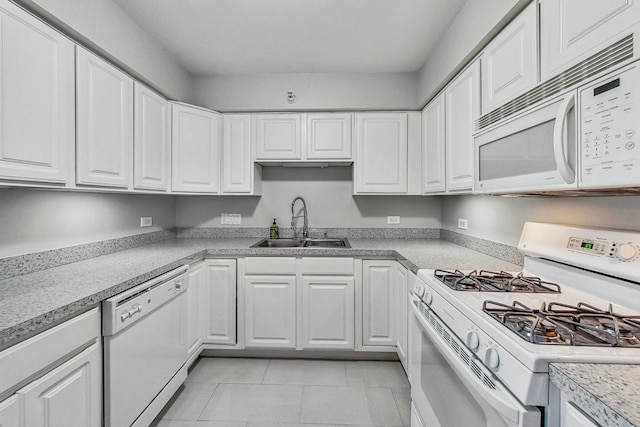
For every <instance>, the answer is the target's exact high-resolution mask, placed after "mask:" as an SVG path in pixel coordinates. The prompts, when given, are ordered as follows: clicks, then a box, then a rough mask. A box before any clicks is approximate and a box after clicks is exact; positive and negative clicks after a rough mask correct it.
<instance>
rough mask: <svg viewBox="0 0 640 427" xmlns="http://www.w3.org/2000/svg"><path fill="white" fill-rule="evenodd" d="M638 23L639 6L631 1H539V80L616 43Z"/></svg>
mask: <svg viewBox="0 0 640 427" xmlns="http://www.w3.org/2000/svg"><path fill="white" fill-rule="evenodd" d="M639 22H640V3H638V2H637V1H633V0H606V1H603V0H540V65H541V77H542V80H546V79H548V78H550V77H553V76H555V75H556V74H558V73H561V72H562V71H564V70H566V69H567V68H569V67H571V66H573V65H575V64H577V63H578V62H580V61H582V60H584V59H587V58H588V57H589V56H591V55H593V54H595V53H597V52H599V51H600V50H602V49H604V48H606V47H607V46H609V45H611V44H612V43H614V42H616V41H618V40H620V39H621V38H623V37H624V36H626V35H627V34H629V33H630V27H632V26H636V28H637V27H638V26H637V24H638V23H639ZM636 37H637V35H636ZM636 43H637V42H636ZM637 47H638V46H637V44H636V46H635V48H636V49H637Z"/></svg>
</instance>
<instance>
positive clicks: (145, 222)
mask: <svg viewBox="0 0 640 427" xmlns="http://www.w3.org/2000/svg"><path fill="white" fill-rule="evenodd" d="M152 225H153V217H151V216H141V217H140V227H151V226H152Z"/></svg>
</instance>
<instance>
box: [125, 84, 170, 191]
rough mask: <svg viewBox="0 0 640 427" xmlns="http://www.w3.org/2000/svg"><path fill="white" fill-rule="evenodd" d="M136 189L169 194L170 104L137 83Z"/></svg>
mask: <svg viewBox="0 0 640 427" xmlns="http://www.w3.org/2000/svg"><path fill="white" fill-rule="evenodd" d="M134 118H135V123H134V155H133V159H134V162H133V186H134V187H135V188H139V189H145V190H167V188H168V185H169V103H168V102H167V100H166V99H164V98H163V97H162V96H160V95H158V94H157V93H155V92H154V91H152V90H151V89H149V88H147V87H145V86H144V85H142V84H140V83H138V82H136V83H135V114H134Z"/></svg>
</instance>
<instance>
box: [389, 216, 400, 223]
mask: <svg viewBox="0 0 640 427" xmlns="http://www.w3.org/2000/svg"><path fill="white" fill-rule="evenodd" d="M387 224H400V217H399V216H388V217H387Z"/></svg>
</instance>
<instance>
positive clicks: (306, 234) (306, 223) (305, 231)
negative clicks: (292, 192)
mask: <svg viewBox="0 0 640 427" xmlns="http://www.w3.org/2000/svg"><path fill="white" fill-rule="evenodd" d="M298 200H301V201H302V217H303V218H304V225H303V227H302V238H303V239H306V238H307V237H309V220H308V219H307V204H306V203H305V201H304V199H303V198H302V197H300V196H298V197H296V198H295V199H293V202H291V228H292V229H293V238H294V239H295V238H296V237H297V236H298V229H297V228H296V219H297V218H300V215H297V216H296V213H295V211H294V208H295V205H296V202H297V201H298Z"/></svg>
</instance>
